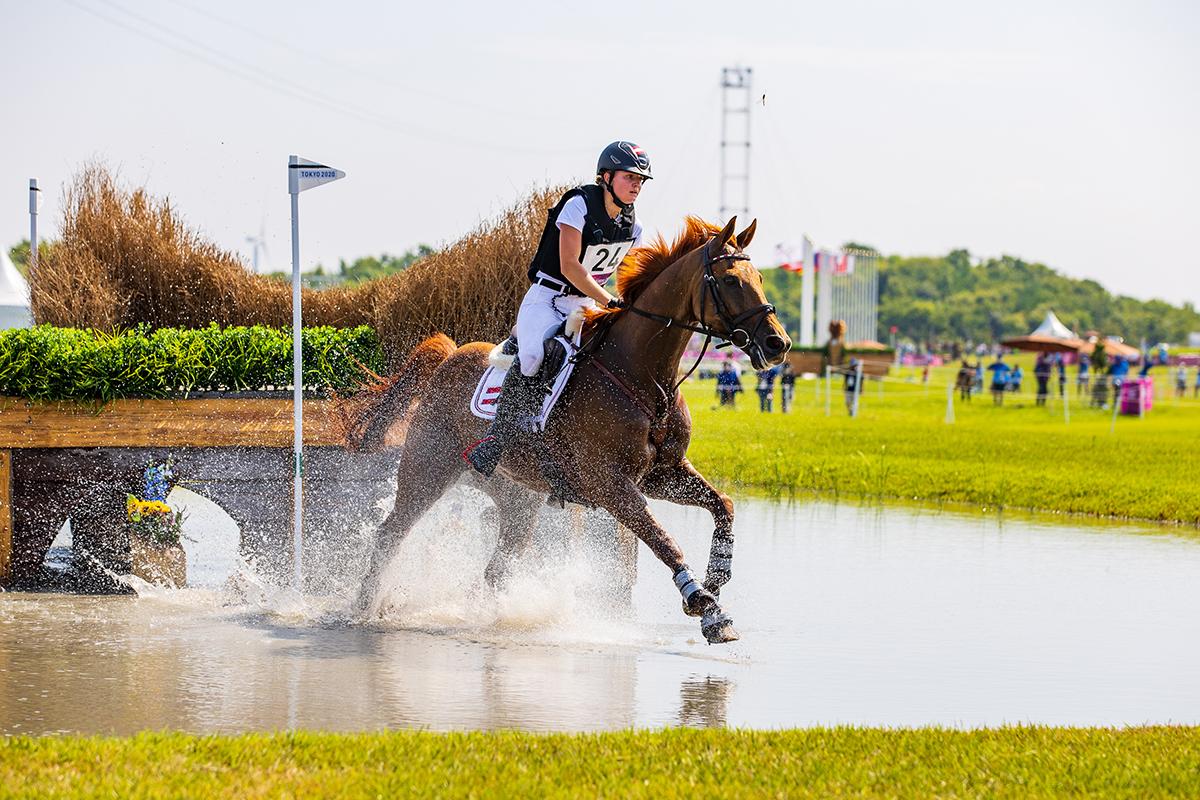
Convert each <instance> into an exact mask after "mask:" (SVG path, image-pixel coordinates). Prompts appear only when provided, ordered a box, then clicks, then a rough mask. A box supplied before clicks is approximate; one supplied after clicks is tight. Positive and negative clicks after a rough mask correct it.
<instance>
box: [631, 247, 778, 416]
mask: <svg viewBox="0 0 1200 800" xmlns="http://www.w3.org/2000/svg"><path fill="white" fill-rule="evenodd" d="M713 241H714V239H709V240H708V241H707V242H705V243H704V292H703V293H702V294H701V295H700V324H699V325H693V324H691V323H688V322H680V321H679V320H677V319H675V318H674V317H668V316H666V315H665V314H655V313H654V312H652V311H645V310H643V309H640V308H638V307H637V305H636V301H635V302H634V304H631V305H630V306H629V307H628V308H627V309H626V310H627V311H632V312H633V313H635V314H637V315H638V316H641V317H645V318H646V319H650V320H654V321H655V322H657V323H658V324H660V325H662V326H663V327H664V328H671V327H676V328H683V329H685V330H689V331H692V332H693V333H702V334H704V346H703V347H701V348H700V355H699V356H698V357H697V358H696V363H694V364H692V367H691V369H689V370H688V371H687V372H685V373H684V375H683V377H682V378H680V379H679V382H678V383H676V384H675V388H674V392H678V391H679V387H680V386H682V385H683V382H684V381H686V380H687V379H688V378H690V377H691V375H692V373H693V372H695V371H696V369H697V368H698V367H699V366H700V362H701V361H703V360H704V354H705V353H707V352H708V345H709V343H710V342H711V341H712V340H713V339H714V338H716V339H721V340H723V343H722V344H719V345H717V349H718V350H720V349H721V348H723V347H728V346H729V345H731V344H732V345H734V346H735V347H737V348H738V349H739V350H741V351H742V352H744V353H746V355H748V356H750V357H751V358H752V359H753V357H754V353H751V352H749V351H748V350H747V348H748V347H750V346H751V345H753V346H754V349H755V350H757V351H758V357H759V358H760V359H761V360H762V361H766V354H765V353H763V352H762V348H761V346H760V345H759V344H758V343H757V342H755V340H754V337H755V336H756V335H757V334H758V329H759V328H761V327H762V325H763V323H764V322H766V320H767V316H768V315H770V314H774V313H775V306H773V305H771V304H770V303H763V304H762V305H758V306H755V307H754V308H750V309H747V310H745V311H743V312H742V313H741V314H738V315H737V316H736V317H735V316H731V315H730V313H729V311H728V306H727V305H726V304H725V300H724V298H722V297H721V292H720V289H719V288H718V287H717V276H716V275H714V274H713V265H714V264H716V263H718V262H721V261H740V260H742V259H745V258H746V254H745V253H743V252H741V251H740V250H739V251H736V252H733V253H720V254H718V255H715V256H709V254H708V247H709V245H711V244H712V243H713ZM709 297H711V298H712V304H713V309H714V310H715V311H716V312H717V319H719V320H720V321H721V324H722V325H723V326H724V327H725V332H723V333H722V332H721V331H718V330H717V329H716V328H714V327H712V326H711V325H709V324H708V322H707V321H706V319H705V316H706V314H705V312H706V310H707V308H708V299H709ZM755 317H758V321H757V322H756V323H755V324H754V328H753V329H752V330H750V331H746V329H745V328H742V327H739V326H740V325H741V324H742V323H743V322H745V321H746V320H749V319H753V318H755ZM674 392H673V393H674Z"/></svg>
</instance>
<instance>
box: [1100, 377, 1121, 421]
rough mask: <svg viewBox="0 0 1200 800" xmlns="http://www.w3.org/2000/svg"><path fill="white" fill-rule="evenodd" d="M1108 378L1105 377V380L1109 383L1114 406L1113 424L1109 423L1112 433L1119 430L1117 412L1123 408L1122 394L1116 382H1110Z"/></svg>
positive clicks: (1109, 391)
mask: <svg viewBox="0 0 1200 800" xmlns="http://www.w3.org/2000/svg"><path fill="white" fill-rule="evenodd" d="M1108 377H1109V376H1107V375H1105V376H1104V380H1105V381H1107V382H1108V394H1109V396H1110V397H1112V404H1113V413H1112V422H1111V423H1109V426H1108V432H1109V433H1112V432H1113V431H1115V430H1116V429H1117V411H1118V410H1119V409H1120V408H1121V392H1120V390H1119V388H1118V387H1117V385H1116V382H1115V381H1109V380H1108Z"/></svg>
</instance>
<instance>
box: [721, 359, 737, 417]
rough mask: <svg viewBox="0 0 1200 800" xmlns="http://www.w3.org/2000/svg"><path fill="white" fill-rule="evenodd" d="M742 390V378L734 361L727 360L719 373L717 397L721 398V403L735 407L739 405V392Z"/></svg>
mask: <svg viewBox="0 0 1200 800" xmlns="http://www.w3.org/2000/svg"><path fill="white" fill-rule="evenodd" d="M741 390H742V379H741V377H740V376H739V375H738V373H737V369H735V368H734V366H733V362H732V361H726V362H725V363H724V364H722V365H721V371H720V372H719V373H717V397H719V398H720V400H721V405H723V406H729V407H730V408H734V407H736V406H737V402H736V401H737V393H738V392H740V391H741Z"/></svg>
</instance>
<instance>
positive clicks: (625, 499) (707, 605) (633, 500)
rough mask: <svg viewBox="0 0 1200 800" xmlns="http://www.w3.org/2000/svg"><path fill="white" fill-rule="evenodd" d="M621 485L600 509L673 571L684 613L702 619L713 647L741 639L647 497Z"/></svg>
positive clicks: (626, 484) (628, 483)
mask: <svg viewBox="0 0 1200 800" xmlns="http://www.w3.org/2000/svg"><path fill="white" fill-rule="evenodd" d="M614 471H615V470H614ZM619 484H620V485H618V486H617V487H616V488H615V490H614V492H613V493H612V494H610V495H609V496H608V497H606V498H604V499H603V501H601V502H600V505H601V507H603V508H604V510H605V511H607V512H608V513H610V514H612V515H613V518H614V519H615V520H616V521H617V522H619V523H620V524H622V525H624V526H625V527H626V528H628V529H629V530H631V531H633V533H634V535H635V536H637V537H638V538H639V539H641V540H642V541H643V542H645V543H646V546H647V547H649V548H650V550H651V552H653V553H654V555H656V556H658V560H659V561H661V562H663V563H664V564H666V565H667V568H668V569H670V570H671V575H672V578H673V579H674V581H675V588H677V589H679V594H680V596H681V597H683V610H684V612H685V613H686V614H688V616H693V617H700V632H701V633H703V634H704V638H705V639H706V640H708V642H710V643H712V644H717V643H721V642H732V641H735V640H736V639H739V638H741V637H739V636H738V632H737V631H736V630H734V627H733V620H732V619H730V618H729V617H727V616H726V615H725V612H724V611H722V610H721V605H720V603H719V602H717V596H716V595H715V594H713V593H712V592H711V591H709V590H708V589H706V588H704V587H703V586H701V585H700V583H699V582H698V581H697V580H696V579H695V577H694V576H693V575H692V571H691V569H690V568H689V567H688V565H687V564H686V563H685V562H684V560H683V551H682V550H680V549H679V545H677V544H676V543H675V540H674V539H673V538H671V535H670V534H669V533H667V532H666V530H665V529H664V528H663V527H662V526H661V525H659V524H658V520H656V519H655V518H654V517H653V516H652V515H651V514H650V510H649V509H648V508H646V497H645V496H644V495H643V494H642V493H641V492H640V491H638V488H637V487H636V486H634V485H633V482H632V481H630V480H628V479H621V480H620V481H619Z"/></svg>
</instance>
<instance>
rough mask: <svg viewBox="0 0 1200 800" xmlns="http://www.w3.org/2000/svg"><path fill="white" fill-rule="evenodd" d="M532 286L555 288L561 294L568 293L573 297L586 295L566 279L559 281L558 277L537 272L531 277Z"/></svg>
mask: <svg viewBox="0 0 1200 800" xmlns="http://www.w3.org/2000/svg"><path fill="white" fill-rule="evenodd" d="M533 285H534V286H545V287H547V288H549V289H555V290H557V291H559V292H561V293H563V294H569V295H572V296H575V297H586V296H587V295H585V294H584V293H583V292H581V291H579V290H578V289H576V288H575V287H574V286H572V285H571V284H569V283H567V282H566V281H560V280H559V279H558V278H551V277H549V276H546V275H542V274H541V273H538V276H537V277H536V278H534V279H533Z"/></svg>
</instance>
